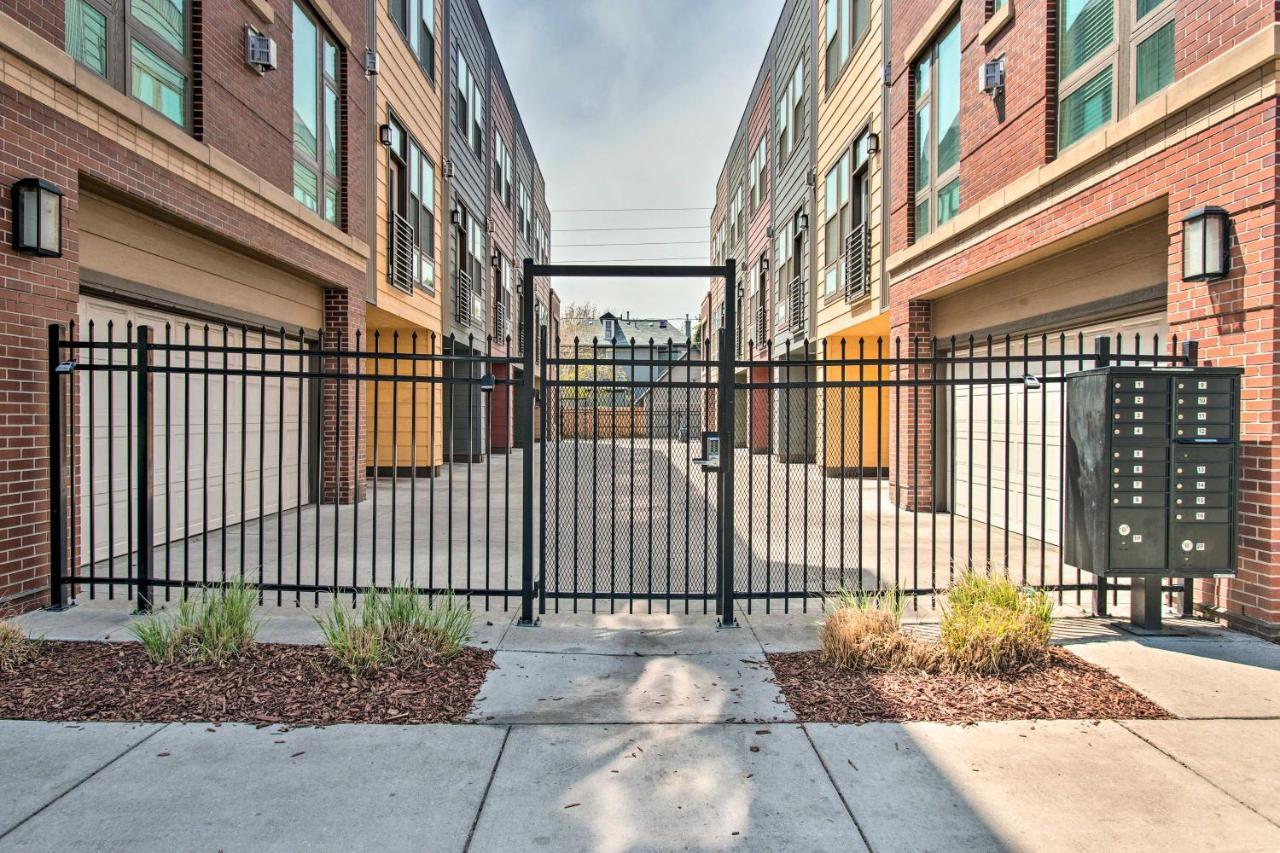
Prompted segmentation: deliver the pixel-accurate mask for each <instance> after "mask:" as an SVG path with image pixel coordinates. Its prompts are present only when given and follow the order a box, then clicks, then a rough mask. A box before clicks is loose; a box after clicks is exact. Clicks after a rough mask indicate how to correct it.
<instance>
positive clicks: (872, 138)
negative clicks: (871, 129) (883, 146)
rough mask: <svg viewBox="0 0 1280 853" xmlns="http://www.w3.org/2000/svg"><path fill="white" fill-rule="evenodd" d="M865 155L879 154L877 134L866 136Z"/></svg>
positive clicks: (878, 137) (878, 135) (878, 136)
mask: <svg viewBox="0 0 1280 853" xmlns="http://www.w3.org/2000/svg"><path fill="white" fill-rule="evenodd" d="M867 153H868V154H879V153H880V134H878V133H868V134H867Z"/></svg>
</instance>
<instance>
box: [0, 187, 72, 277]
mask: <svg viewBox="0 0 1280 853" xmlns="http://www.w3.org/2000/svg"><path fill="white" fill-rule="evenodd" d="M9 192H10V194H11V195H12V196H13V248H14V250H15V251H18V252H24V253H26V254H28V255H38V256H40V257H42V258H60V257H62V190H60V189H58V188H57V187H56V186H54V185H53V184H51V183H49V182H48V181H45V180H41V179H40V178H23V179H22V180H20V181H18V182H17V183H15V184H14V185H13V186H12V187H10V188H9Z"/></svg>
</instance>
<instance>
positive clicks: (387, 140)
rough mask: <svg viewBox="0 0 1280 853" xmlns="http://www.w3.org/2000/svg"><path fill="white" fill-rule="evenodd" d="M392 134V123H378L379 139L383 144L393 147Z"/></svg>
mask: <svg viewBox="0 0 1280 853" xmlns="http://www.w3.org/2000/svg"><path fill="white" fill-rule="evenodd" d="M391 134H392V130H391V125H389V124H380V125H378V141H379V142H381V143H382V144H383V145H385V146H387V147H388V148H390V147H391V142H392V137H391Z"/></svg>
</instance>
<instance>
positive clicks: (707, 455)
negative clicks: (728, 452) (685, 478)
mask: <svg viewBox="0 0 1280 853" xmlns="http://www.w3.org/2000/svg"><path fill="white" fill-rule="evenodd" d="M693 464H694V465H697V466H699V467H701V468H702V473H704V474H712V473H714V472H716V471H719V470H720V435H719V433H714V432H704V433H703V434H702V455H701V456H699V457H698V458H696V459H694V460H693Z"/></svg>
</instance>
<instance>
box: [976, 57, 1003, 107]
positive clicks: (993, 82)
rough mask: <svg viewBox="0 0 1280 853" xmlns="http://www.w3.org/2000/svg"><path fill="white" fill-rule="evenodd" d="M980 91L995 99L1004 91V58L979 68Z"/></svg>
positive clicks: (986, 63)
mask: <svg viewBox="0 0 1280 853" xmlns="http://www.w3.org/2000/svg"><path fill="white" fill-rule="evenodd" d="M978 90H979V91H980V92H982V93H983V94H987V95H990V96H991V97H993V98H994V97H995V96H996V95H999V94H1000V93H1001V92H1002V91H1003V90H1004V57H1003V56H1001V57H999V58H998V59H993V60H991V61H990V62H984V63H982V65H980V66H978Z"/></svg>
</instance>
